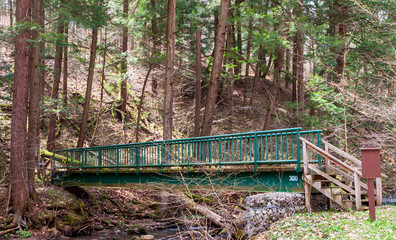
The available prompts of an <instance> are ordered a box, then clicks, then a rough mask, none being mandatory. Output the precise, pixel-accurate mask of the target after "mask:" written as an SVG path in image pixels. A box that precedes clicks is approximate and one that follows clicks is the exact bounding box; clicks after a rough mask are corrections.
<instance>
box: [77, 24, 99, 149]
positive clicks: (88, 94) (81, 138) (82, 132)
mask: <svg viewBox="0 0 396 240" xmlns="http://www.w3.org/2000/svg"><path fill="white" fill-rule="evenodd" d="M97 43H98V29H97V28H94V29H92V42H91V52H90V57H89V68H88V80H87V90H86V92H85V103H84V111H83V116H82V120H81V128H80V135H79V137H78V143H77V148H81V147H83V144H84V140H85V132H86V129H87V121H88V113H89V105H90V102H91V91H92V82H93V78H94V72H95V59H96V46H97Z"/></svg>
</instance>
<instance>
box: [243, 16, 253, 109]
mask: <svg viewBox="0 0 396 240" xmlns="http://www.w3.org/2000/svg"><path fill="white" fill-rule="evenodd" d="M252 27H253V20H252V19H250V20H249V30H248V37H247V47H246V59H247V62H246V69H245V88H244V90H243V106H244V107H246V104H247V92H248V88H249V87H250V88H252V86H251V84H252V81H251V79H250V77H249V64H250V63H249V60H250V49H251V41H252Z"/></svg>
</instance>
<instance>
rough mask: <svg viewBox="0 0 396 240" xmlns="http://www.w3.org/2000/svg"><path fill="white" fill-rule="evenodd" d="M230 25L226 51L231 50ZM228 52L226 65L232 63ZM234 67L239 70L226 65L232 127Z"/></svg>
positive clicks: (229, 123) (229, 124)
mask: <svg viewBox="0 0 396 240" xmlns="http://www.w3.org/2000/svg"><path fill="white" fill-rule="evenodd" d="M232 40H233V39H232V27H231V26H228V30H227V43H226V47H227V50H228V51H231V49H232ZM228 53H229V57H228V59H227V63H228V65H230V64H232V60H233V57H232V56H231V53H230V52H228ZM234 69H235V72H237V71H238V70H239V68H238V67H231V66H229V67H228V70H227V71H228V74H227V106H228V115H229V116H228V117H229V120H228V128H229V129H232V120H233V117H234V100H233V92H234V85H233V80H234Z"/></svg>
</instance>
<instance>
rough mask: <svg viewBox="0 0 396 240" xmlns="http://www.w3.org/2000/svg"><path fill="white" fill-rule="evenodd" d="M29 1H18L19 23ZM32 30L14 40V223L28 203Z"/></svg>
mask: <svg viewBox="0 0 396 240" xmlns="http://www.w3.org/2000/svg"><path fill="white" fill-rule="evenodd" d="M30 9H31V1H30V0H20V1H17V3H16V22H17V23H18V24H26V23H29V22H30ZM28 39H29V31H28V29H26V28H24V29H21V30H20V31H19V32H17V36H16V39H15V67H14V89H13V94H12V118H11V164H10V188H9V190H10V191H11V201H12V205H13V209H14V223H16V224H18V225H19V224H20V223H21V222H22V216H23V214H24V213H25V211H26V208H27V203H28V186H27V172H26V133H27V130H26V123H27V114H26V113H27V106H28V94H29V75H28V73H29V44H28Z"/></svg>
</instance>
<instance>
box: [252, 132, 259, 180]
mask: <svg viewBox="0 0 396 240" xmlns="http://www.w3.org/2000/svg"><path fill="white" fill-rule="evenodd" d="M257 161H258V138H257V134H254V171H253V172H254V173H256V172H257Z"/></svg>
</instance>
